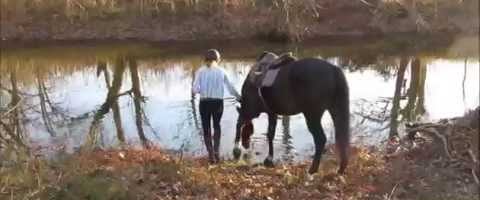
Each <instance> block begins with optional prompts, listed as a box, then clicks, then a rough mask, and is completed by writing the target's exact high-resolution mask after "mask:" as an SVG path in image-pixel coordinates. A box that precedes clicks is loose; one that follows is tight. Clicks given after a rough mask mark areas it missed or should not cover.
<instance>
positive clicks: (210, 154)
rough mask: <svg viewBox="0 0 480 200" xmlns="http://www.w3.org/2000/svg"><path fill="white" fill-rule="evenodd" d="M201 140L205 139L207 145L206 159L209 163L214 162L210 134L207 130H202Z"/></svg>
mask: <svg viewBox="0 0 480 200" xmlns="http://www.w3.org/2000/svg"><path fill="white" fill-rule="evenodd" d="M203 140H204V141H205V146H206V147H207V151H208V161H209V162H210V163H212V164H213V163H216V159H215V155H214V152H213V148H212V135H211V134H210V132H209V131H206V132H204V134H203Z"/></svg>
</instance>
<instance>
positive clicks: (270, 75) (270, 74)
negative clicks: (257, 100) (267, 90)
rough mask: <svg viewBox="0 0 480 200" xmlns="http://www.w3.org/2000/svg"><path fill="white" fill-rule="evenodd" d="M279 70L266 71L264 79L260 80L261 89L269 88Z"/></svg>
mask: <svg viewBox="0 0 480 200" xmlns="http://www.w3.org/2000/svg"><path fill="white" fill-rule="evenodd" d="M279 71H280V69H279V68H277V69H271V70H267V72H266V73H265V77H264V78H263V80H262V87H271V86H272V85H273V83H274V82H275V79H276V78H277V75H278V72H279Z"/></svg>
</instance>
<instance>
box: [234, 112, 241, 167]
mask: <svg viewBox="0 0 480 200" xmlns="http://www.w3.org/2000/svg"><path fill="white" fill-rule="evenodd" d="M242 124H243V121H242V120H241V119H240V118H239V119H238V120H237V127H236V129H235V142H234V147H233V158H234V159H235V160H238V159H240V156H241V155H242V150H241V149H240V139H241V136H240V130H241V127H242Z"/></svg>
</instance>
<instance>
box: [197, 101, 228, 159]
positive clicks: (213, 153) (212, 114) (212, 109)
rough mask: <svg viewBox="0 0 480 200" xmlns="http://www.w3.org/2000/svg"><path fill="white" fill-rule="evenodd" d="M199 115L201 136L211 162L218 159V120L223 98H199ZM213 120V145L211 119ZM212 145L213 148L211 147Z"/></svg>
mask: <svg viewBox="0 0 480 200" xmlns="http://www.w3.org/2000/svg"><path fill="white" fill-rule="evenodd" d="M199 106H200V117H201V119H202V127H203V137H204V140H205V146H206V147H207V151H208V157H209V159H210V161H211V162H218V161H219V160H220V154H219V148H220V134H221V127H220V120H221V119H222V114H223V99H201V100H200V105H199ZM212 120H213V146H212V133H211V121H212ZM212 147H213V149H212Z"/></svg>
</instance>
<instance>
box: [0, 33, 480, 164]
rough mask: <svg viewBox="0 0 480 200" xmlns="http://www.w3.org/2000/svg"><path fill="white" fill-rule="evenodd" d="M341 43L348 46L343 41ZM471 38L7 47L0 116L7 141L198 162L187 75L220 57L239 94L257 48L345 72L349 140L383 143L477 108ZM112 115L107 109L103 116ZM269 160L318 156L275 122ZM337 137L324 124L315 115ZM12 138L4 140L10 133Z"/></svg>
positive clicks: (288, 126) (227, 146) (287, 125)
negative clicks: (177, 155)
mask: <svg viewBox="0 0 480 200" xmlns="http://www.w3.org/2000/svg"><path fill="white" fill-rule="evenodd" d="M338 41H343V42H338ZM477 44H478V38H475V37H474V38H471V37H470V38H453V39H448V40H446V41H443V40H442V42H438V41H436V42H428V41H427V40H426V39H425V38H420V39H418V38H414V39H412V38H408V39H403V38H402V39H398V38H397V39H370V40H368V41H364V40H362V41H358V40H336V41H328V40H327V41H316V42H308V43H304V44H296V45H279V44H265V43H260V42H253V41H249V42H244V41H236V42H223V43H220V42H215V43H214V42H204V43H187V42H184V43H142V42H123V43H100V44H98V43H97V44H81V43H73V44H37V45H29V46H26V47H25V46H23V47H19V46H7V47H2V49H1V50H2V51H1V52H2V53H1V68H0V72H1V78H0V83H1V85H0V88H1V89H0V106H1V107H0V109H1V110H2V111H4V112H3V113H4V114H2V116H1V117H2V118H1V120H2V124H3V125H4V126H3V127H9V128H4V129H1V128H0V130H1V131H2V132H4V133H2V134H4V135H8V134H9V133H14V134H12V135H14V136H16V137H12V136H11V135H10V137H11V138H17V139H18V140H19V141H23V142H24V143H26V144H27V145H30V146H32V147H34V148H37V149H44V150H51V149H53V148H58V147H59V146H60V147H61V148H63V149H65V150H66V151H68V152H72V151H75V150H76V149H77V148H79V147H80V146H82V145H96V146H100V147H117V146H119V145H120V144H123V143H126V144H130V145H134V146H138V147H141V146H142V145H145V144H151V143H152V144H156V145H159V146H161V147H162V148H164V149H169V150H172V151H176V152H178V151H182V152H186V153H188V154H191V155H205V147H204V145H203V142H202V137H201V125H200V122H199V121H200V120H199V114H198V109H197V107H198V99H197V98H194V97H192V95H191V92H190V91H191V84H192V76H193V74H194V71H195V69H197V68H198V67H199V66H201V64H202V62H201V60H202V54H203V52H204V50H206V49H208V48H217V49H219V50H220V51H221V52H222V53H223V60H222V62H221V66H222V67H224V68H225V70H226V72H227V74H228V75H229V77H230V79H231V80H232V82H233V83H234V84H235V86H236V88H237V89H240V88H241V85H242V82H243V80H244V79H245V76H246V74H247V72H248V70H249V67H250V66H251V65H252V64H253V63H254V60H255V57H256V56H258V55H259V54H260V53H261V52H262V51H264V50H270V51H274V52H277V53H282V52H286V51H292V52H293V54H294V55H296V56H297V57H299V58H303V57H318V58H323V59H326V60H328V61H329V62H331V63H333V64H336V65H338V66H340V67H341V68H342V69H343V70H344V72H345V73H346V76H347V80H348V82H349V86H350V95H351V96H350V99H351V119H352V120H351V121H352V123H351V127H352V131H351V134H352V142H353V143H355V144H370V145H372V144H373V145H376V144H380V143H381V142H382V141H384V140H385V139H387V138H388V136H389V134H394V133H396V132H400V133H401V130H402V128H403V126H404V124H405V123H406V122H409V121H415V120H424V121H432V120H438V119H442V118H449V117H455V116H459V115H462V114H463V113H464V112H465V111H466V110H468V109H471V108H474V107H476V106H478V105H479V84H478V83H479V61H478V46H477ZM235 105H236V103H235V102H234V101H233V100H232V99H231V98H227V99H226V100H225V111H224V115H223V116H224V117H223V119H222V128H223V135H222V143H221V151H222V155H223V156H224V157H227V158H229V157H231V150H232V145H233V139H234V131H235V122H236V118H237V112H236V110H235ZM105 108H110V109H105ZM279 120H280V121H281V122H280V123H279V126H278V127H277V134H276V137H275V153H276V154H275V158H276V159H280V160H283V161H292V160H299V159H304V158H307V157H309V156H310V155H312V154H313V140H312V137H311V135H310V133H309V132H308V130H307V128H306V125H305V123H304V118H303V116H302V115H295V116H290V117H281V119H279ZM254 124H255V128H256V129H255V130H256V133H255V134H254V138H253V141H252V147H253V149H254V151H255V152H257V154H258V157H260V158H263V156H264V154H265V153H266V150H267V145H266V138H265V136H264V134H265V132H266V126H267V118H266V115H261V116H260V118H258V119H256V120H255V121H254ZM322 124H323V126H324V129H325V131H326V133H327V135H328V141H329V142H332V141H333V129H332V122H331V119H330V116H329V115H328V114H327V115H325V116H324V117H323V119H322ZM7 131H8V133H7Z"/></svg>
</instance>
